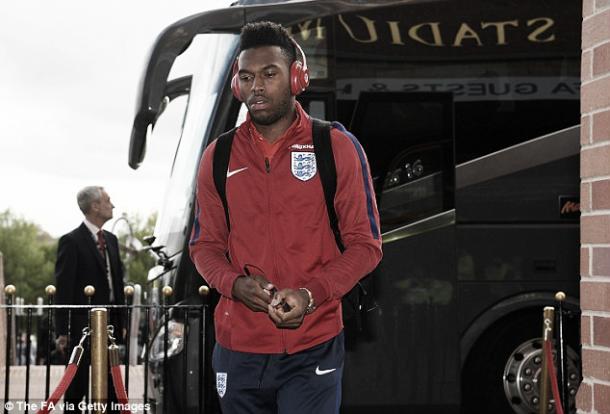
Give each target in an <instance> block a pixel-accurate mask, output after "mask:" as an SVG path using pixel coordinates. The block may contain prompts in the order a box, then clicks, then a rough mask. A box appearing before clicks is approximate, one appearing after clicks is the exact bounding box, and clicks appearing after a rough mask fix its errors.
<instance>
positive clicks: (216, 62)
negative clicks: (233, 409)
mask: <svg viewBox="0 0 610 414" xmlns="http://www.w3.org/2000/svg"><path fill="white" fill-rule="evenodd" d="M580 16H581V4H580V2H578V1H571V0H557V1H553V2H529V1H525V0H514V1H505V0H489V1H483V0H469V1H465V0H446V1H430V0H428V1H418V0H403V1H400V0H396V1H367V0H324V1H322V0H319V1H316V0H314V1H286V2H270V1H247V0H242V1H238V2H236V3H234V4H233V5H232V6H231V7H227V8H224V9H218V10H212V11H208V12H204V13H201V14H197V15H194V16H191V17H187V18H185V19H183V20H180V21H178V22H176V23H175V24H173V25H171V26H169V27H167V28H166V29H165V30H164V31H163V32H162V33H161V34H160V35H159V36H158V38H157V40H156V42H155V44H154V46H153V48H152V50H151V53H150V57H149V60H148V64H147V67H146V68H145V71H144V74H143V79H142V82H141V85H140V90H139V96H138V101H137V108H136V114H135V118H134V123H133V130H132V135H131V142H130V149H129V164H130V166H131V167H132V168H134V169H135V168H137V167H138V166H139V165H140V164H141V163H142V162H143V160H144V149H145V146H146V144H148V145H149V146H153V145H155V140H154V138H155V133H154V132H153V127H154V126H155V125H156V123H157V121H158V120H159V119H160V117H161V118H162V113H163V112H164V110H166V108H171V107H172V106H173V105H178V102H182V103H181V104H180V105H181V107H180V108H182V109H181V111H183V114H182V116H181V119H180V122H179V124H180V125H179V130H180V137H179V138H177V139H176V142H177V146H176V149H175V153H174V154H172V156H173V158H174V160H173V165H172V168H171V173H170V178H169V181H168V185H167V188H166V192H165V197H164V201H163V205H162V206H159V209H160V211H159V216H158V220H157V224H156V228H155V237H156V240H155V242H154V243H155V245H156V246H157V247H158V248H159V249H162V251H163V253H164V254H165V255H166V256H167V257H168V258H169V259H168V260H166V261H164V263H163V265H162V266H157V267H155V268H153V269H151V271H150V273H149V287H148V289H149V296H148V298H149V300H152V301H153V302H154V301H158V300H159V297H160V296H161V294H160V293H159V289H161V288H162V287H163V286H164V285H170V286H172V287H173V289H174V296H173V297H172V299H171V300H172V303H183V304H189V303H190V304H192V303H200V301H201V300H203V299H201V297H200V296H199V295H198V288H199V286H200V285H202V284H203V283H205V282H204V280H203V278H202V277H201V276H200V275H199V274H198V273H197V271H196V270H195V268H194V266H193V264H192V263H191V261H190V259H189V255H188V239H189V236H190V234H191V225H192V222H193V208H194V202H195V200H194V194H195V183H196V173H197V168H198V164H199V160H200V157H201V154H202V153H203V151H204V149H205V148H206V146H207V145H209V144H210V142H212V141H213V140H214V139H215V137H217V136H218V135H219V134H220V133H222V132H223V131H226V130H228V129H230V128H232V127H233V126H235V125H236V124H239V123H240V122H242V120H243V119H244V117H245V114H246V110H245V108H244V105H243V104H241V103H240V102H238V101H237V100H235V99H234V98H233V96H232V94H231V90H230V78H231V75H232V64H233V62H234V60H235V58H236V56H237V47H238V42H239V31H240V28H241V27H242V26H243V24H244V23H246V22H250V21H257V20H272V21H275V22H279V23H281V24H283V25H284V26H285V27H287V28H289V30H290V31H291V34H292V36H293V37H294V39H295V40H296V41H297V42H299V44H300V45H301V46H302V47H303V49H304V51H305V54H306V56H307V63H308V66H309V69H310V76H311V85H310V87H309V88H308V89H307V91H306V92H305V93H303V94H302V95H300V96H299V97H298V100H299V101H300V102H301V104H302V105H303V107H304V108H305V109H306V110H307V111H308V112H309V113H310V114H311V115H312V116H315V117H318V118H323V119H327V120H338V121H340V122H341V123H342V124H344V125H345V126H346V127H347V128H348V129H349V130H350V131H352V132H353V133H354V135H355V136H356V137H357V138H358V139H359V141H360V143H361V144H362V145H363V147H364V149H365V150H366V153H367V154H368V158H369V162H370V166H371V171H372V177H373V181H374V188H375V193H376V198H377V203H378V206H379V212H380V217H381V228H382V235H383V250H384V257H383V260H382V262H381V263H380V265H379V266H378V268H377V269H376V270H375V271H374V272H373V274H372V275H370V276H369V280H370V286H371V287H370V288H369V292H368V293H369V295H367V297H368V299H369V300H368V301H367V303H366V306H365V307H364V308H363V309H362V311H361V313H360V314H359V315H356V316H354V317H353V319H349V318H347V319H346V320H345V330H346V337H347V345H346V346H347V355H346V366H345V374H344V383H343V404H342V412H344V413H364V412H366V413H369V412H381V413H404V412H409V413H454V412H455V413H457V412H461V413H494V414H499V413H519V414H525V413H534V412H538V410H539V404H540V400H539V398H540V396H539V392H538V383H539V380H540V369H539V368H540V355H541V346H540V336H541V331H542V325H541V320H542V316H541V314H542V308H543V307H544V306H547V305H551V304H553V294H554V293H555V292H556V291H559V290H561V291H564V292H566V294H567V299H566V302H565V306H566V309H567V311H568V314H567V320H566V327H565V330H566V339H567V342H568V345H569V346H568V352H567V355H568V380H569V384H568V386H569V393H570V395H571V396H572V397H571V398H572V399H571V400H570V402H569V403H568V404H567V405H568V406H569V407H568V410H567V411H568V412H569V411H571V412H575V408H574V400H573V397H574V395H575V394H576V391H577V388H578V385H579V382H580V380H581V374H580V346H579V342H580V338H579V329H580V328H579V305H578V297H579V265H578V263H579V215H580V212H579V195H580V193H579V145H580V142H579V128H580V127H579V123H580V116H579V95H580V92H579V85H580V53H581V52H580V32H581V19H580ZM196 50H199V52H193V51H196ZM183 53H184V54H188V53H195V55H199V58H200V61H199V63H198V64H197V65H194V67H193V70H192V71H191V72H190V73H189V74H188V75H187V76H181V77H177V78H171V79H170V77H169V75H170V70H171V68H172V65H173V64H174V62H175V60H176V58H177V57H178V56H179V55H181V54H183ZM168 156H169V155H168ZM320 220H324V218H322V217H321V218H320ZM371 299H372V300H371ZM207 300H210V299H209V298H208V299H207ZM213 303H214V300H213V295H212V300H211V304H212V306H213ZM171 318H172V319H171V321H169V326H170V329H168V331H169V332H168V336H169V338H170V341H171V343H172V346H171V347H170V349H169V362H168V364H169V368H168V371H167V372H169V374H167V375H172V380H171V381H167V382H166V384H167V385H166V387H169V388H170V389H165V390H162V384H163V383H164V382H163V381H161V380H160V378H161V376H162V375H163V371H162V370H160V369H158V366H156V365H155V363H154V361H159V358H160V356H159V355H158V353H157V354H155V349H157V350H158V349H162V348H160V347H159V346H157V345H158V344H159V341H161V340H162V339H163V337H164V328H163V320H162V319H161V318H152V319H153V320H152V321H150V323H151V329H153V331H154V332H157V335H156V338H155V340H154V342H153V346H152V348H151V352H152V354H153V355H151V358H152V361H153V363H152V365H151V375H152V376H153V377H154V381H153V386H151V389H150V390H149V392H150V398H151V399H152V401H155V402H156V405H155V406H156V407H157V409H159V410H160V409H161V407H163V406H164V405H165V409H167V407H170V408H169V410H171V411H175V410H179V411H180V412H200V411H198V410H199V408H198V403H199V402H200V401H201V400H203V401H204V402H205V407H204V410H205V412H215V410H217V406H216V405H215V403H214V398H215V390H214V385H213V384H214V383H213V381H211V373H210V371H209V364H205V362H206V361H207V358H209V352H210V350H211V345H212V344H213V341H214V338H213V327H212V326H211V323H212V321H211V319H209V318H210V315H209V314H207V315H206V318H207V319H208V320H207V321H206V322H208V323H207V325H205V326H206V328H205V332H201V330H200V329H199V326H201V324H200V323H199V322H198V321H197V320H194V319H193V318H189V319H188V326H186V327H185V326H184V320H183V319H181V316H180V314H179V313H174V314H172V316H171ZM354 322H358V323H354ZM201 335H204V336H205V338H206V339H205V341H206V347H205V352H204V353H205V355H203V356H201V355H199V354H198V352H197V347H195V346H193V347H189V348H188V349H189V354H192V355H188V356H187V358H183V357H182V355H181V352H182V350H183V344H184V343H185V342H186V341H187V340H188V339H189V338H198V337H199V336H201ZM155 357H156V358H157V359H155ZM185 360H186V361H188V375H187V376H186V378H187V379H186V380H181V379H180V378H183V375H175V376H174V375H173V373H176V372H183V371H182V370H184V369H187V367H185V366H183V364H184V361H185ZM204 366H205V367H206V368H205V372H204V373H203V374H205V375H204V377H205V386H204V387H203V389H201V390H199V389H198V386H197V384H198V382H197V378H198V375H199V373H200V370H203V367H204ZM155 367H157V368H155ZM184 381H186V383H185V382H184ZM185 392H186V393H187V394H186V398H184V399H185V400H186V402H183V398H182V397H183V396H184V393H185ZM199 392H202V393H203V395H204V398H203V397H201V395H200V394H198V393H199ZM162 395H165V401H162V398H161V397H160V396H162ZM184 404H186V406H185V405H184ZM551 412H554V405H551Z"/></svg>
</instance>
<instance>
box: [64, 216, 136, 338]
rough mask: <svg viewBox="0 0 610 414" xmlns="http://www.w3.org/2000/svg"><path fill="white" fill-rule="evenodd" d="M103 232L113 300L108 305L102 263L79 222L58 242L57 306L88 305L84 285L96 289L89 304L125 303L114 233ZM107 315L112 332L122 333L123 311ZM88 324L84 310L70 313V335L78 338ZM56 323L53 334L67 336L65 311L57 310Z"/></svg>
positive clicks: (107, 290)
mask: <svg viewBox="0 0 610 414" xmlns="http://www.w3.org/2000/svg"><path fill="white" fill-rule="evenodd" d="M103 232H104V238H105V240H106V251H107V254H108V258H109V262H110V269H111V271H112V283H113V293H114V301H113V302H112V303H111V302H110V288H109V286H108V277H107V275H106V263H105V260H104V258H103V257H102V254H101V253H100V251H99V249H98V247H97V244H96V242H95V240H94V239H93V236H92V235H91V232H90V231H89V229H88V228H87V226H85V224H84V223H82V224H81V225H80V226H79V227H77V228H76V229H74V230H72V231H71V232H70V233H68V234H65V235H63V236H62V237H61V238H60V239H59V244H58V247H57V261H56V263H55V281H56V287H57V292H56V296H55V303H56V304H58V305H87V304H88V300H87V297H86V296H85V294H84V292H83V291H84V289H85V286H87V285H92V286H93V287H95V295H94V296H93V298H92V301H91V304H92V305H113V304H116V305H124V304H125V296H124V293H123V287H124V283H123V263H122V262H121V258H120V256H119V243H118V240H117V238H116V236H115V235H114V234H112V233H110V232H108V231H106V230H103ZM109 312H110V313H109V320H108V323H109V324H113V325H114V327H115V332H117V331H118V332H121V330H122V328H123V326H124V321H123V317H122V315H123V314H124V312H117V310H110V311H109ZM87 321H88V316H87V311H82V310H79V311H73V313H72V318H71V323H70V325H71V329H70V332H71V336H72V337H78V338H80V336H81V331H82V328H83V327H85V326H87ZM55 322H56V327H55V328H56V333H57V334H58V335H66V334H67V333H68V312H67V311H64V310H58V311H57V312H56V317H55ZM119 336H120V335H119Z"/></svg>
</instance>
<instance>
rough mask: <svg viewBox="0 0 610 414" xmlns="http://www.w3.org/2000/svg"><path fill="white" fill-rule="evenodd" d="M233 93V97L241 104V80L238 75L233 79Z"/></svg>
mask: <svg viewBox="0 0 610 414" xmlns="http://www.w3.org/2000/svg"><path fill="white" fill-rule="evenodd" d="M231 92H233V96H234V97H235V99H237V100H238V101H239V102H241V94H240V92H239V78H238V77H237V74H235V75H233V78H231Z"/></svg>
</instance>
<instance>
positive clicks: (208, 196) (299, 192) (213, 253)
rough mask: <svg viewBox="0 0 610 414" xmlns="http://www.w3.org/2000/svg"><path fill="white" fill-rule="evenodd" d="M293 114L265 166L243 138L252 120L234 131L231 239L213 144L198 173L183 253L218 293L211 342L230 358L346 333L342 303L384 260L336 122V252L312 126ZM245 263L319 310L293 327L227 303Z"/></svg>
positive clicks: (354, 154)
mask: <svg viewBox="0 0 610 414" xmlns="http://www.w3.org/2000/svg"><path fill="white" fill-rule="evenodd" d="M297 110H298V111H299V115H300V116H298V117H297V120H296V121H295V122H294V123H293V124H292V126H291V127H290V128H289V130H288V131H287V133H288V135H287V137H286V139H285V140H284V141H283V143H282V145H281V147H280V148H279V149H278V151H277V153H275V155H274V157H273V158H272V159H271V161H270V162H269V160H266V159H265V156H264V155H263V153H262V152H261V150H260V148H259V146H258V145H257V144H256V142H255V141H254V138H253V137H252V136H251V134H250V128H251V127H252V128H254V126H253V125H252V123H251V120H250V118H249V117H248V119H247V120H246V121H245V122H244V123H243V124H242V125H240V127H239V128H238V129H237V131H236V133H235V138H234V140H233V146H232V149H231V157H230V160H229V169H228V171H227V181H226V193H227V202H228V207H229V217H230V221H231V232H230V234H229V232H228V231H227V226H226V222H225V215H224V210H223V207H222V203H221V201H220V198H219V196H218V193H217V191H216V187H215V186H214V178H213V173H212V160H213V153H214V148H215V146H216V145H215V144H216V143H215V142H214V143H212V144H211V145H210V146H209V147H208V148H207V149H206V150H205V152H204V154H203V157H202V160H201V164H200V166H199V174H198V178H197V211H196V216H195V223H194V225H193V234H192V239H191V242H190V253H191V258H192V260H193V262H194V263H195V266H196V267H197V270H198V271H199V273H200V274H202V275H203V277H204V278H205V279H206V280H207V282H208V283H209V284H210V286H212V287H213V288H215V289H217V290H218V291H219V292H220V294H221V295H222V297H221V299H220V302H219V304H218V306H217V308H216V311H215V315H214V320H215V326H216V339H217V341H218V342H219V343H220V344H221V345H222V346H224V347H226V348H229V349H232V350H234V351H240V352H251V353H263V354H272V353H273V354H275V353H289V354H291V353H295V352H298V351H301V350H304V349H308V348H310V347H312V346H315V345H318V344H320V343H322V342H325V341H327V340H329V339H331V338H333V337H334V336H336V335H337V334H339V332H340V331H341V329H342V328H343V321H342V316H341V298H342V297H343V295H345V294H346V293H347V292H348V291H349V290H350V289H351V288H352V287H354V286H355V284H356V282H357V281H358V280H360V279H361V278H362V277H363V276H365V275H366V274H368V273H370V272H371V271H373V269H374V268H375V267H376V266H377V264H378V263H379V261H380V260H381V235H380V230H379V213H378V212H377V205H376V202H375V193H374V191H373V186H372V183H371V177H370V169H369V166H368V161H367V160H366V156H365V154H364V151H363V150H362V147H361V146H360V144H359V143H358V141H357V140H356V139H355V138H354V137H353V136H352V135H351V134H350V133H349V132H347V131H345V129H344V128H343V127H342V126H341V125H340V124H338V123H335V124H333V126H334V127H333V128H332V130H331V143H332V146H333V152H334V157H335V163H336V166H337V192H336V196H335V209H336V211H337V217H338V219H339V229H340V231H341V238H342V240H343V244H344V245H345V251H344V252H343V254H341V253H340V252H339V249H338V248H337V245H336V243H335V238H334V236H333V232H332V230H331V227H330V224H329V220H328V214H327V210H326V203H325V201H324V194H323V190H322V183H321V182H320V177H319V174H317V172H316V167H315V156H314V152H313V144H312V136H311V119H310V118H309V116H308V115H307V114H306V113H305V112H304V111H303V109H302V108H301V107H300V105H298V104H297ZM227 251H228V252H229V257H230V258H231V262H228V261H227V258H226V255H225V253H226V252H227ZM245 265H250V266H256V267H257V268H259V269H261V270H262V272H263V276H265V277H266V278H267V279H268V280H269V281H270V282H271V283H273V284H274V285H275V286H276V287H277V288H278V290H281V289H284V288H292V289H298V288H300V287H305V288H307V289H309V290H310V291H311V292H312V295H313V297H314V300H315V304H316V310H315V311H314V312H313V313H311V314H309V315H306V316H305V319H304V321H303V324H302V325H301V326H300V327H299V328H298V329H279V328H277V327H276V326H275V325H274V324H273V322H272V321H271V319H270V318H269V316H268V315H267V314H266V313H264V312H252V311H251V310H250V309H248V308H247V307H246V306H245V305H244V304H242V303H241V302H239V301H235V300H233V299H232V297H231V291H232V288H233V282H234V281H235V279H236V278H237V277H238V276H240V275H243V274H244V270H243V269H244V266H245ZM251 269H252V268H251Z"/></svg>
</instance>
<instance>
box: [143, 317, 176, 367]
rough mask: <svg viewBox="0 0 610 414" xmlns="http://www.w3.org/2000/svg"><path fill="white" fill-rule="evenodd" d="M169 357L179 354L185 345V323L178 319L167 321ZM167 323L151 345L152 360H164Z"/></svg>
mask: <svg viewBox="0 0 610 414" xmlns="http://www.w3.org/2000/svg"><path fill="white" fill-rule="evenodd" d="M167 332H168V334H167V357H168V358H170V357H172V356H175V355H178V354H179V353H180V352H181V351H182V348H183V347H184V324H183V323H181V322H176V321H173V320H172V321H169V322H168V323H167ZM164 342H165V325H161V328H160V329H159V331H158V332H157V335H156V336H155V339H154V340H153V342H152V345H151V347H150V355H149V358H150V360H151V361H162V360H163V357H164V355H165V345H164Z"/></svg>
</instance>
